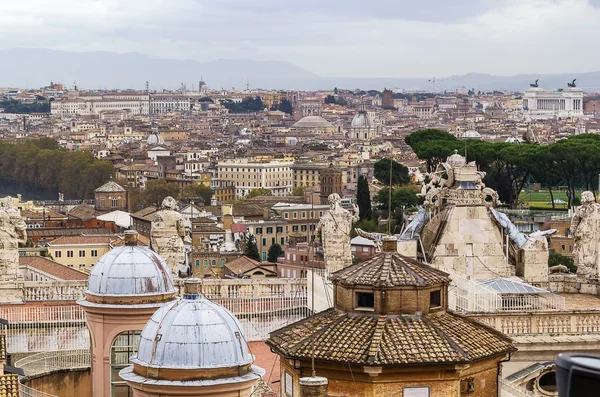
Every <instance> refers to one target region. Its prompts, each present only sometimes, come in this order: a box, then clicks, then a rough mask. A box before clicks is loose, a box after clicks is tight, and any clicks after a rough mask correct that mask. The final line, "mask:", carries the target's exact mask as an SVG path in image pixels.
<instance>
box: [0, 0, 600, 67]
mask: <svg viewBox="0 0 600 397" xmlns="http://www.w3.org/2000/svg"><path fill="white" fill-rule="evenodd" d="M599 37H600V0H417V1H415V0H369V1H364V0H362V1H358V0H52V1H48V0H18V1H17V0H0V49H8V48H19V47H43V48H51V49H59V50H67V51H100V50H101V51H114V52H139V53H142V54H146V55H150V56H154V57H158V58H176V59H195V60H199V61H210V60H215V59H219V58H227V59H255V60H283V61H289V62H292V63H294V64H296V65H298V66H300V67H303V68H305V69H307V70H310V71H312V72H314V73H317V74H320V75H322V76H347V77H430V76H448V75H452V74H463V73H467V72H480V73H491V74H499V75H512V74H517V73H562V72H586V71H598V70H600V51H599V50H598V48H599V47H598V41H599V40H600V39H599Z"/></svg>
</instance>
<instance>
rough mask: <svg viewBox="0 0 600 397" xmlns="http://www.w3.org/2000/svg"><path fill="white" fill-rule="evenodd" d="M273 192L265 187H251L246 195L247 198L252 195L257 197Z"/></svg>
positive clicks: (269, 194) (270, 194)
mask: <svg viewBox="0 0 600 397" xmlns="http://www.w3.org/2000/svg"><path fill="white" fill-rule="evenodd" d="M272 195H273V192H272V191H270V190H269V189H265V188H262V187H261V188H257V189H252V190H250V191H249V192H248V194H247V195H246V198H247V199H251V198H252V197H258V196H272Z"/></svg>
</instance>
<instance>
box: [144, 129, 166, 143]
mask: <svg viewBox="0 0 600 397" xmlns="http://www.w3.org/2000/svg"><path fill="white" fill-rule="evenodd" d="M146 143H147V144H148V145H163V144H164V143H165V139H164V138H163V137H162V135H160V134H159V133H158V132H154V133H152V134H150V135H149V136H148V139H147V140H146Z"/></svg>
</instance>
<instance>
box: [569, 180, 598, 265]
mask: <svg viewBox="0 0 600 397" xmlns="http://www.w3.org/2000/svg"><path fill="white" fill-rule="evenodd" d="M595 201H596V200H595V198H594V193H592V192H590V191H585V192H583V193H581V206H580V207H579V208H578V209H577V211H576V212H575V214H574V215H573V219H572V220H571V232H572V233H573V236H574V237H575V255H576V261H577V263H576V264H577V274H578V275H582V276H586V277H598V274H599V273H598V264H599V255H598V253H599V252H598V251H599V245H600V232H599V230H600V204H598V203H596V202H595Z"/></svg>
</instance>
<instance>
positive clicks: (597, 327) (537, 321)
mask: <svg viewBox="0 0 600 397" xmlns="http://www.w3.org/2000/svg"><path fill="white" fill-rule="evenodd" d="M468 317H470V318H472V319H474V320H477V321H479V322H481V323H484V324H486V325H489V326H491V327H492V328H495V329H497V330H498V331H500V332H502V333H503V334H505V335H515V336H517V335H582V334H583V335H586V334H600V310H598V309H595V310H594V309H591V310H571V311H539V312H532V313H493V314H491V313H469V314H468Z"/></svg>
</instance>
